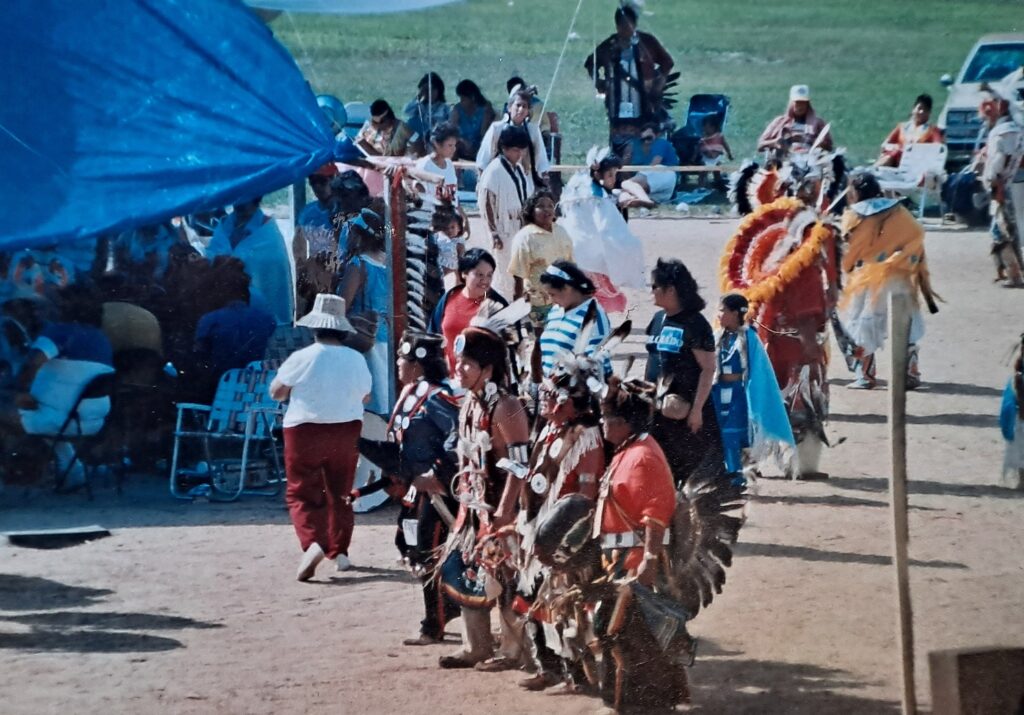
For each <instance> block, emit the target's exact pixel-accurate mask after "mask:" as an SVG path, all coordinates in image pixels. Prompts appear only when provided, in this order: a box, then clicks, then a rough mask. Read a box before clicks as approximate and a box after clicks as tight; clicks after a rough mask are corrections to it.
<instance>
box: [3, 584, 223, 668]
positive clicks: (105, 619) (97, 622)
mask: <svg viewBox="0 0 1024 715" xmlns="http://www.w3.org/2000/svg"><path fill="white" fill-rule="evenodd" d="M113 593H114V592H113V591H111V590H109V589H99V588H86V587H83V586H71V585H68V584H63V583H59V582H57V581H51V580H49V579H45V578H39V577H35V576H18V575H15V574H0V611H8V612H10V611H14V612H15V613H13V614H12V613H6V614H4V613H0V650H22V651H27V652H42V651H49V652H65V653H152V652H158V651H166V650H174V649H175V648H184V647H185V646H184V644H183V643H182V642H181V641H179V640H176V639H174V638H167V637H165V636H157V635H151V634H149V633H146V632H145V631H151V630H152V631H178V630H185V629H212V628H221V627H222V626H221V625H220V624H218V623H207V622H204V621H197V620H194V619H192V618H186V617H184V616H173V615H165V614H159V613H119V612H103V611H73V610H62V609H69V608H87V607H90V606H95V605H97V604H99V603H101V602H102V600H103V599H104V598H105V597H106V596H109V595H111V594H113ZM26 629H27V630H26Z"/></svg>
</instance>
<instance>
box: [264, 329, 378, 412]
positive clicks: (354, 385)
mask: <svg viewBox="0 0 1024 715" xmlns="http://www.w3.org/2000/svg"><path fill="white" fill-rule="evenodd" d="M277 380H278V381H279V382H280V383H281V384H282V385H285V386H287V387H290V388H291V397H289V401H288V409H287V411H286V412H285V413H284V426H285V427H295V426H296V425H301V424H305V423H307V422H313V423H316V424H334V423H338V422H352V421H354V420H362V419H363V398H364V397H366V396H367V395H368V394H370V389H371V387H372V380H371V379H370V369H369V368H368V367H366V359H365V358H364V357H363V356H362V355H360V354H359V353H357V352H356V351H355V350H353V349H352V348H347V347H344V346H342V345H324V344H322V343H313V344H312V345H310V346H309V347H306V348H302V349H301V350H297V351H295V352H294V353H292V354H291V355H289V356H288V359H287V360H285V361H284V363H283V364H282V365H281V367H280V368H278V371H277Z"/></svg>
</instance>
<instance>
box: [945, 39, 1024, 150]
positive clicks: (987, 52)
mask: <svg viewBox="0 0 1024 715" xmlns="http://www.w3.org/2000/svg"><path fill="white" fill-rule="evenodd" d="M1021 65H1024V34H1019V33H1013V34H996V35H985V36H983V37H982V38H981V39H980V40H978V42H977V43H975V45H974V47H973V48H972V49H971V51H970V53H969V54H968V55H967V60H966V61H965V62H964V64H963V67H961V68H960V72H959V73H958V74H957V76H956V79H955V80H954V79H953V77H951V76H950V75H948V74H945V75H943V76H942V78H941V79H940V80H939V81H940V82H941V83H942V84H943V85H944V86H945V87H946V89H947V91H948V92H949V96H948V97H947V98H946V105H945V106H944V107H943V108H942V113H941V114H940V115H939V121H938V125H939V128H940V129H941V130H942V131H943V132H944V133H945V135H946V146H947V148H948V149H949V154H948V158H947V160H946V162H947V165H948V166H950V167H951V168H956V167H959V166H962V165H964V164H966V163H967V162H968V161H970V159H971V154H972V153H973V152H974V148H975V146H976V144H977V142H978V136H979V134H980V132H981V119H980V118H979V117H978V103H979V101H980V90H981V85H982V83H983V82H998V81H999V80H1001V79H1003V78H1004V77H1005V76H1006V75H1008V74H1010V73H1011V72H1013V71H1014V70H1016V69H1019V68H1020V67H1021Z"/></svg>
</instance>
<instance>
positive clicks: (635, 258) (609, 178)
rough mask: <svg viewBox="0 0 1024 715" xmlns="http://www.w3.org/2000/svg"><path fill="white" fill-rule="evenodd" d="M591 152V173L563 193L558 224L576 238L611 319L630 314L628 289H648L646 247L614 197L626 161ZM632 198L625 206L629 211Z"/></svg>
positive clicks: (580, 262)
mask: <svg viewBox="0 0 1024 715" xmlns="http://www.w3.org/2000/svg"><path fill="white" fill-rule="evenodd" d="M603 153H604V155H603V156H601V155H600V154H598V152H597V150H596V149H591V150H590V152H589V153H588V155H587V163H588V164H589V165H590V171H589V173H588V172H586V171H581V172H579V173H577V174H576V175H575V176H573V177H572V179H570V180H569V184H568V185H567V186H566V187H565V189H564V190H563V191H562V199H561V202H560V206H561V209H562V218H561V219H560V220H559V222H558V224H559V225H560V226H561V227H562V228H564V229H565V230H566V232H568V234H569V236H570V238H572V254H573V257H574V259H575V261H576V265H577V266H579V267H580V268H581V269H583V271H585V272H586V273H587V275H588V276H590V279H591V280H592V281H593V282H594V285H595V286H596V288H597V292H596V294H595V297H596V298H597V300H598V302H599V303H600V304H601V307H603V308H604V309H605V310H606V311H608V312H609V313H620V312H624V311H625V310H626V296H625V295H623V294H622V292H621V289H622V288H643V287H644V286H645V285H646V275H645V273H644V247H643V244H642V243H640V239H638V238H637V237H636V236H634V235H633V232H632V231H630V230H629V225H628V224H627V223H626V220H625V219H624V218H623V217H622V213H621V212H620V211H619V203H620V201H619V198H618V197H617V195H616V193H614V192H613V189H614V187H615V175H616V173H617V172H618V170H619V168H620V167H621V166H622V160H621V159H619V158H618V157H617V156H616V155H615V154H611V153H608V152H607V150H605V151H604V152H603ZM632 200H633V199H632V197H627V198H626V202H625V203H624V205H629V202H630V201H632Z"/></svg>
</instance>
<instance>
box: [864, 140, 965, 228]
mask: <svg viewBox="0 0 1024 715" xmlns="http://www.w3.org/2000/svg"><path fill="white" fill-rule="evenodd" d="M947 153H948V149H947V148H946V145H945V144H937V143H936V144H908V145H907V146H906V147H904V149H903V156H901V157H900V165H899V166H896V167H885V166H883V167H878V168H876V169H875V172H876V173H877V174H878V183H879V184H880V185H881V187H882V191H884V192H885V193H886V194H887V195H889V196H911V195H912V194H914V193H915V192H917V191H920V192H921V198H920V200H919V201H918V208H917V215H918V218H924V207H925V204H926V203H927V201H928V192H929V191H934V192H935V194H936V196H937V197H939V203H940V209H941V203H942V184H943V183H944V182H945V181H946V154H947Z"/></svg>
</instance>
